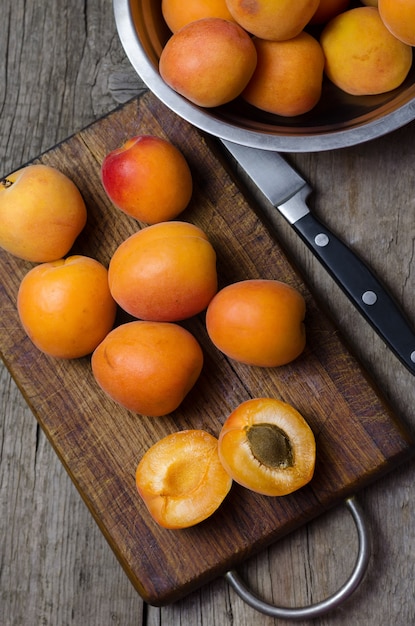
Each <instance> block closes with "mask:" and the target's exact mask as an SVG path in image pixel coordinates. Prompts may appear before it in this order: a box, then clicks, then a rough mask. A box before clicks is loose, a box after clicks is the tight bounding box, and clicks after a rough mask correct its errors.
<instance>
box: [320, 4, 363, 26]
mask: <svg viewBox="0 0 415 626" xmlns="http://www.w3.org/2000/svg"><path fill="white" fill-rule="evenodd" d="M372 2H373V0H372ZM349 4H350V0H320V4H319V5H318V7H317V11H316V12H315V13H314V15H313V17H312V18H311V20H310V24H325V23H326V22H328V21H329V20H331V19H332V18H333V17H335V16H336V15H338V14H339V13H342V12H343V11H345V10H346V9H347V8H348V6H349Z"/></svg>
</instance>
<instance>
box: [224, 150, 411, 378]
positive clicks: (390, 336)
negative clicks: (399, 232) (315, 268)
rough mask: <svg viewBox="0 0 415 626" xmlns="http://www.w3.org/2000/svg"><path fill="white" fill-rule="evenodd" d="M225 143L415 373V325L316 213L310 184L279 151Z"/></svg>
mask: <svg viewBox="0 0 415 626" xmlns="http://www.w3.org/2000/svg"><path fill="white" fill-rule="evenodd" d="M221 141H222V143H223V145H224V146H225V148H226V149H227V150H228V151H229V152H230V153H231V155H232V156H233V157H234V158H235V159H236V161H237V162H238V163H239V165H240V166H241V167H242V168H243V170H244V171H245V172H246V174H247V175H248V176H249V178H250V179H251V180H252V181H253V182H254V183H255V184H256V185H257V187H258V188H259V189H260V191H261V192H262V194H263V195H264V196H265V198H266V199H267V200H268V201H269V202H270V203H271V204H272V206H273V207H275V208H276V209H277V210H278V211H279V212H280V213H281V214H282V215H283V216H284V217H285V219H286V220H287V221H288V222H289V224H290V225H291V226H292V228H293V229H294V230H295V232H296V233H297V234H298V235H299V236H300V237H301V238H302V240H303V241H304V243H305V244H306V245H307V246H308V247H309V249H310V250H311V251H312V252H313V254H314V255H315V256H316V257H317V259H318V260H319V261H320V262H321V263H322V265H323V266H324V267H325V268H326V270H327V271H328V272H329V273H330V275H331V276H332V278H333V279H334V280H335V281H336V283H337V284H338V285H339V287H340V288H341V289H342V290H343V291H344V293H345V294H346V295H347V296H348V298H349V299H350V301H351V302H352V303H353V304H354V305H355V306H356V307H357V309H358V310H359V311H360V313H361V314H362V315H363V316H364V318H365V319H366V320H367V321H368V322H369V323H370V325H371V326H372V327H373V329H374V330H375V331H376V332H377V333H378V335H379V336H380V337H381V339H382V340H383V341H384V342H385V343H386V345H388V346H389V348H390V349H391V350H392V352H393V353H394V354H395V356H396V357H397V358H398V359H399V360H400V361H401V363H402V364H403V365H405V367H407V368H408V370H409V371H410V372H412V374H415V331H414V329H413V328H412V327H411V325H410V323H409V321H408V319H407V318H406V316H405V315H404V313H403V311H402V309H401V308H400V306H399V305H398V303H397V302H396V300H394V298H393V297H392V296H391V295H390V293H388V291H387V289H386V287H385V286H384V285H383V284H382V283H381V282H380V280H379V279H378V278H377V277H376V276H375V274H374V273H373V272H372V270H371V269H370V268H369V267H368V266H367V265H366V264H365V263H364V261H363V260H362V259H361V258H360V257H358V256H357V254H355V252H353V251H352V250H351V249H350V248H349V247H348V246H347V245H346V244H345V243H343V242H342V241H341V240H340V239H339V238H338V237H337V236H335V235H334V233H332V232H331V231H330V230H329V229H328V228H327V226H325V225H324V224H323V223H322V222H321V221H320V220H318V219H317V218H316V217H315V216H314V215H313V214H312V213H311V211H310V209H309V207H308V206H307V198H308V196H309V195H310V193H311V187H310V185H309V184H308V182H307V181H305V180H304V179H303V178H302V177H301V176H300V174H298V172H296V171H295V169H294V168H293V167H292V166H291V165H290V164H289V163H288V162H287V161H286V160H285V159H284V158H283V157H282V156H281V155H280V154H279V153H278V152H273V151H269V150H262V149H260V148H251V147H249V146H243V145H240V144H236V143H233V142H231V141H228V140H225V139H222V140H221Z"/></svg>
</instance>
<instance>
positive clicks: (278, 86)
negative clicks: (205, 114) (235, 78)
mask: <svg viewBox="0 0 415 626" xmlns="http://www.w3.org/2000/svg"><path fill="white" fill-rule="evenodd" d="M254 44H255V48H256V51H257V59H258V60H257V66H256V69H255V71H254V73H253V75H252V78H251V80H250V81H249V83H248V85H247V87H246V88H245V89H244V91H243V92H242V98H243V99H244V100H246V101H247V102H249V103H250V104H252V105H253V106H255V107H257V108H259V109H262V110H264V111H268V112H269V113H274V114H276V115H283V116H287V117H290V116H294V115H301V114H302V113H306V112H307V111H310V109H312V108H313V107H314V106H315V105H316V104H317V102H318V101H319V100H320V97H321V90H322V83H323V71H324V54H323V50H322V48H321V46H320V44H319V42H318V41H317V40H316V39H315V38H314V37H312V36H311V35H309V34H308V33H306V32H302V33H300V34H299V35H297V36H296V37H293V38H292V39H289V40H287V41H269V40H265V39H257V38H255V39H254Z"/></svg>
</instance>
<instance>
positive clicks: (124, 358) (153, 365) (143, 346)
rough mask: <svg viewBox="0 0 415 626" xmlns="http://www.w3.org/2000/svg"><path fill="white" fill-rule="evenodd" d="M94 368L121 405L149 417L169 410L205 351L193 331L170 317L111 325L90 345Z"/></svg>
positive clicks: (196, 372) (181, 395)
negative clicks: (155, 320)
mask: <svg viewBox="0 0 415 626" xmlns="http://www.w3.org/2000/svg"><path fill="white" fill-rule="evenodd" d="M91 365H92V372H93V375H94V377H95V380H96V381H97V383H98V385H99V386H100V387H101V389H102V390H103V391H104V392H105V393H106V394H107V395H108V396H109V397H110V398H112V399H113V400H114V401H115V402H117V403H118V404H120V405H121V406H123V407H125V408H127V409H129V410H130V411H133V412H135V413H140V414H142V415H147V416H149V417H160V416H162V415H167V413H171V412H172V411H174V410H175V409H177V407H178V406H179V405H180V404H181V402H182V401H183V399H184V398H185V396H186V395H187V394H188V392H189V391H190V389H191V388H192V387H193V386H194V384H195V382H196V381H197V379H198V378H199V375H200V373H201V371H202V367H203V352H202V349H201V347H200V345H199V343H198V341H197V340H196V339H195V338H194V337H193V335H192V334H191V333H190V332H188V331H187V330H185V329H184V328H182V327H181V326H178V325H177V324H171V323H168V322H146V321H139V320H136V321H133V322H128V323H125V324H122V325H120V326H117V327H116V328H114V329H113V330H112V331H111V332H110V333H108V334H107V335H106V337H105V338H104V339H103V341H102V342H101V343H100V344H99V345H98V346H97V348H96V349H95V350H94V352H93V354H92V358H91Z"/></svg>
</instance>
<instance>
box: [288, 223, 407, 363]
mask: <svg viewBox="0 0 415 626" xmlns="http://www.w3.org/2000/svg"><path fill="white" fill-rule="evenodd" d="M292 226H293V227H294V229H295V230H296V231H297V232H298V234H299V235H300V236H301V238H302V239H303V240H304V242H305V243H306V244H307V245H308V246H309V248H310V249H311V250H312V251H313V253H314V254H315V255H316V256H317V258H318V259H319V260H320V261H321V263H322V264H323V265H324V266H325V268H326V269H327V270H328V272H329V273H330V274H331V275H332V277H333V278H334V280H335V281H336V282H337V283H338V285H339V286H340V287H341V288H342V289H343V291H344V292H345V293H346V294H347V296H348V297H349V298H350V300H351V301H352V302H353V303H354V304H355V306H356V307H357V308H358V309H359V311H360V312H361V313H362V314H363V315H364V317H365V318H366V319H367V321H368V322H369V323H370V324H371V325H372V326H373V328H374V329H375V330H376V332H377V333H378V334H379V335H380V337H381V338H382V339H383V340H384V341H385V343H386V344H388V346H389V347H390V348H391V350H392V351H393V352H394V353H395V354H396V356H397V357H398V358H399V360H400V361H401V362H402V363H403V364H404V365H405V366H406V367H407V368H408V369H409V371H410V372H412V374H415V331H414V330H413V329H412V328H411V326H410V325H409V322H408V321H407V319H406V318H405V316H404V314H403V312H402V311H401V309H400V307H399V306H398V304H397V303H396V302H395V301H394V300H393V298H392V297H391V296H390V295H389V294H388V293H387V291H386V289H385V287H384V286H383V285H382V284H381V283H380V282H379V280H378V279H377V278H376V277H375V276H374V274H373V273H372V272H371V271H370V270H369V269H368V267H367V266H366V265H365V264H364V263H363V261H361V260H360V259H359V257H357V256H356V254H355V253H354V252H352V251H351V250H350V248H348V247H347V246H346V245H345V244H344V243H343V242H342V241H340V239H338V238H337V237H336V236H335V235H334V234H333V233H332V232H331V231H330V230H329V229H328V228H326V226H324V225H323V224H321V222H319V220H317V219H316V218H315V217H314V216H313V215H312V214H311V213H307V215H305V216H304V217H301V218H300V219H299V220H297V221H296V222H295V223H294V224H292Z"/></svg>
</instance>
